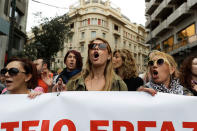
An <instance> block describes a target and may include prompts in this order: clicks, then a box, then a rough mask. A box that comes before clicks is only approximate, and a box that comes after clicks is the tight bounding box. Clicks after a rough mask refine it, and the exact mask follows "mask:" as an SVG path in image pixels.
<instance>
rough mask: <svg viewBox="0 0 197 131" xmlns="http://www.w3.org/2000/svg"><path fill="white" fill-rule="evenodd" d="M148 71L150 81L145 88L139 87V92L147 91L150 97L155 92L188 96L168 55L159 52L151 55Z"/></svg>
mask: <svg viewBox="0 0 197 131" xmlns="http://www.w3.org/2000/svg"><path fill="white" fill-rule="evenodd" d="M148 69H149V72H150V74H151V81H150V82H148V83H147V84H145V88H144V87H140V88H139V90H141V91H147V92H149V93H151V94H152V95H154V94H155V93H156V92H157V91H158V92H163V93H171V94H179V95H188V93H189V92H188V90H186V89H185V88H184V87H183V86H182V85H181V84H180V82H179V79H178V77H179V71H178V69H177V64H176V62H175V60H174V58H173V57H172V56H170V55H169V54H166V53H164V52H160V51H157V52H153V53H151V56H150V60H149V62H148Z"/></svg>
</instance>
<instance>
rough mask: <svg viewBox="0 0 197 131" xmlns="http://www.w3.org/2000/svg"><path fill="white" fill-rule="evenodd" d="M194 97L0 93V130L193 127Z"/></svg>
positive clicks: (196, 123) (191, 130)
mask: <svg viewBox="0 0 197 131" xmlns="http://www.w3.org/2000/svg"><path fill="white" fill-rule="evenodd" d="M196 112H197V97H191V96H181V95H170V94H163V93H158V94H157V95H156V96H154V97H152V96H151V95H149V94H147V93H144V92H64V93H61V94H60V95H59V96H57V93H48V94H43V95H41V96H38V97H37V98H35V99H29V98H27V95H1V96H0V130H1V131H29V130H31V131H197V115H196Z"/></svg>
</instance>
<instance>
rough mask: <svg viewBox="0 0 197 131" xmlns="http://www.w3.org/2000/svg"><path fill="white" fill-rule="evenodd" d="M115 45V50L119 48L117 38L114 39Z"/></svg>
mask: <svg viewBox="0 0 197 131" xmlns="http://www.w3.org/2000/svg"><path fill="white" fill-rule="evenodd" d="M114 43H115V48H117V46H118V37H117V36H115V37H114Z"/></svg>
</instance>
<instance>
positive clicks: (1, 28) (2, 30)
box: [0, 17, 10, 35]
mask: <svg viewBox="0 0 197 131" xmlns="http://www.w3.org/2000/svg"><path fill="white" fill-rule="evenodd" d="M9 28H10V23H9V22H8V21H6V20H4V19H2V18H1V17H0V35H8V34H9Z"/></svg>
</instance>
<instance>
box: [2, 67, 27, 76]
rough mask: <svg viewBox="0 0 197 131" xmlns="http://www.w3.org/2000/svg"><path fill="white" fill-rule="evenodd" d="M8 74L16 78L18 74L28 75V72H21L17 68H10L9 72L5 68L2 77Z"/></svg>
mask: <svg viewBox="0 0 197 131" xmlns="http://www.w3.org/2000/svg"><path fill="white" fill-rule="evenodd" d="M7 72H8V74H9V75H10V76H16V75H17V74H18V73H26V72H22V71H19V70H18V69H17V68H10V69H9V70H8V69H6V68H4V69H2V70H1V74H2V75H5V74H6V73H7Z"/></svg>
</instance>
